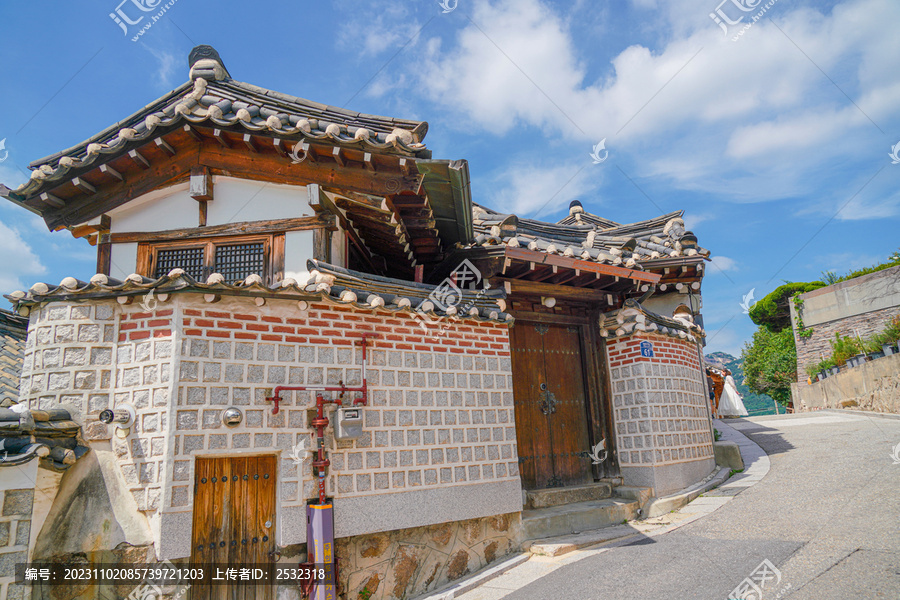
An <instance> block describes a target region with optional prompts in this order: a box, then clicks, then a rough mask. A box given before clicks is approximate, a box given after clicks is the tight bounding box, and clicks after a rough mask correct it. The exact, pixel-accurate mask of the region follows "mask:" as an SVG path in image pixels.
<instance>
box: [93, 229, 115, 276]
mask: <svg viewBox="0 0 900 600" xmlns="http://www.w3.org/2000/svg"><path fill="white" fill-rule="evenodd" d="M111 226H112V220H111V219H110V218H109V215H103V216H102V217H100V228H99V229H98V230H97V239H98V240H99V243H98V244H97V272H98V273H102V274H103V275H106V276H107V277H109V269H110V264H111V263H112V242H110V241H109V229H110V227H111Z"/></svg>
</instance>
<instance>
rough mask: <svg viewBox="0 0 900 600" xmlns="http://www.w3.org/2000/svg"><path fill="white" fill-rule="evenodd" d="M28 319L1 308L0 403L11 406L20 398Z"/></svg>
mask: <svg viewBox="0 0 900 600" xmlns="http://www.w3.org/2000/svg"><path fill="white" fill-rule="evenodd" d="M27 328H28V319H26V318H24V317H20V316H19V315H17V314H15V313H12V312H10V311H8V310H4V309H2V308H0V405H2V406H10V405H12V404H15V403H16V402H18V399H19V375H20V374H21V373H22V358H23V353H24V351H25V337H26V333H27Z"/></svg>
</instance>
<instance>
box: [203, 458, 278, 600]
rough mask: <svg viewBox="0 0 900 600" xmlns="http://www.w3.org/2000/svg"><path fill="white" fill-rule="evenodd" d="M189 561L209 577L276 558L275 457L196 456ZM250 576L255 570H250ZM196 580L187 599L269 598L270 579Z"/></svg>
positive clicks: (262, 564) (267, 563)
mask: <svg viewBox="0 0 900 600" xmlns="http://www.w3.org/2000/svg"><path fill="white" fill-rule="evenodd" d="M196 461H197V462H196V465H195V475H194V519H193V531H192V534H191V539H192V544H193V545H192V550H191V563H193V564H194V565H196V566H201V565H202V566H203V567H204V568H205V569H206V570H207V571H208V572H211V573H212V575H214V576H215V575H216V574H217V570H221V571H223V572H224V570H225V569H227V568H229V567H231V568H234V569H238V570H240V569H241V568H250V569H254V568H255V569H266V567H268V566H270V565H271V564H272V563H273V562H274V561H275V556H276V555H275V554H274V553H275V548H276V547H275V487H276V484H275V480H276V470H275V465H276V461H275V457H274V456H240V457H221V458H220V457H216V458H199V457H198V458H197V459H196ZM257 573H258V572H257ZM254 575H255V574H254ZM271 577H272V573H271V572H270V573H269V581H268V582H267V583H266V582H264V581H259V582H258V583H255V584H254V583H253V581H254V580H255V577H253V578H252V579H251V582H250V583H248V582H247V581H238V582H235V583H233V584H232V583H230V582H229V583H226V584H223V583H222V582H221V581H220V582H216V584H213V582H211V581H209V582H196V583H194V584H193V585H192V586H191V588H190V598H191V600H225V599H226V598H227V599H228V600H238V599H240V600H243V599H247V600H250V599H260V600H271V599H272V598H274V594H273V590H274V583H273V582H272V581H271Z"/></svg>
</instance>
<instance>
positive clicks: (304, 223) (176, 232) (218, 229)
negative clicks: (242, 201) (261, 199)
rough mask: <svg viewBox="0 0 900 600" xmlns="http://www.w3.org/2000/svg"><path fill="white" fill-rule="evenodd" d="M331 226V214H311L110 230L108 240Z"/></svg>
mask: <svg viewBox="0 0 900 600" xmlns="http://www.w3.org/2000/svg"><path fill="white" fill-rule="evenodd" d="M333 225H334V217H330V216H329V215H316V216H314V217H296V218H293V219H273V220H270V221H244V222H241V223H227V224H225V225H210V226H207V227H191V228H189V229H170V230H167V231H147V232H130V233H112V234H110V236H109V241H110V242H112V243H114V244H125V243H134V242H163V241H176V240H186V239H191V238H195V237H222V236H228V235H250V234H260V233H282V232H285V231H306V230H309V229H319V228H322V227H330V226H333Z"/></svg>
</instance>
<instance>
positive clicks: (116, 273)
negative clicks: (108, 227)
mask: <svg viewBox="0 0 900 600" xmlns="http://www.w3.org/2000/svg"><path fill="white" fill-rule="evenodd" d="M137 247H138V245H137V243H133V244H112V246H111V250H110V260H109V276H110V277H113V278H115V279H125V278H126V277H128V276H129V275H131V274H132V273H134V272H135V271H137Z"/></svg>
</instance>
